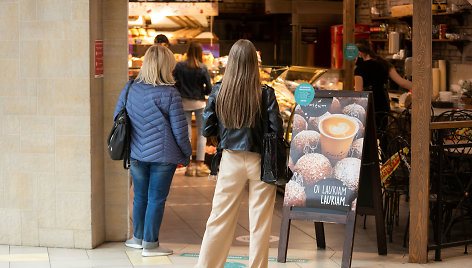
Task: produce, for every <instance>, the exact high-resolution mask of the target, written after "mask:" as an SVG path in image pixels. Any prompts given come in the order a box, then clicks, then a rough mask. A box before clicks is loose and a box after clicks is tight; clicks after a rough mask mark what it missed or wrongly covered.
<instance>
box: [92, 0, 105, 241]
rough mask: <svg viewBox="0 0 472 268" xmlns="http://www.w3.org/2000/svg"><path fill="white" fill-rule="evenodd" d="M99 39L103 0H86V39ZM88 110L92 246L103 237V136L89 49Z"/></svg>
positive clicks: (99, 89) (99, 92)
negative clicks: (88, 37) (89, 118)
mask: <svg viewBox="0 0 472 268" xmlns="http://www.w3.org/2000/svg"><path fill="white" fill-rule="evenodd" d="M95 40H103V1H102V0H94V1H90V43H89V50H90V51H94V49H95ZM89 65H90V112H91V115H92V116H91V122H90V123H91V124H90V134H91V168H92V170H91V190H92V199H91V203H92V247H95V246H98V245H100V244H101V243H103V242H104V241H105V179H104V172H103V170H104V163H103V160H104V157H105V154H104V150H103V148H104V147H105V142H104V139H103V129H104V125H103V78H95V54H94V53H90V62H89Z"/></svg>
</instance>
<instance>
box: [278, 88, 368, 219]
mask: <svg viewBox="0 0 472 268" xmlns="http://www.w3.org/2000/svg"><path fill="white" fill-rule="evenodd" d="M309 100H310V102H309V103H306V102H305V103H303V102H298V101H297V106H296V107H295V114H294V117H293V123H292V139H291V146H290V158H289V167H290V169H291V170H292V171H293V176H292V178H291V180H290V181H289V183H287V184H286V186H285V198H284V205H286V206H294V207H306V208H321V209H329V210H337V211H346V212H347V211H349V210H350V209H351V204H352V202H353V201H354V200H355V199H356V198H357V193H358V189H359V174H360V169H361V158H362V149H363V145H364V138H363V137H364V126H365V122H366V111H367V104H368V97H316V95H315V96H314V97H313V98H312V99H311V98H309Z"/></svg>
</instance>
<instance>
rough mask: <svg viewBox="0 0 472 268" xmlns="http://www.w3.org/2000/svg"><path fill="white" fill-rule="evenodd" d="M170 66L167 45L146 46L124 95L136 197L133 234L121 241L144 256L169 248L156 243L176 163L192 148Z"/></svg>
mask: <svg viewBox="0 0 472 268" xmlns="http://www.w3.org/2000/svg"><path fill="white" fill-rule="evenodd" d="M174 66H175V60H174V56H173V54H172V52H171V51H170V50H169V49H168V48H166V47H164V46H160V45H154V46H152V47H150V48H149V49H148V50H147V51H146V54H145V55H144V60H143V66H142V67H141V70H140V72H139V74H138V76H137V78H136V82H135V83H133V84H132V86H131V87H130V89H129V92H128V100H127V101H126V110H127V112H128V115H129V118H130V121H131V142H130V144H131V145H130V147H131V154H130V159H131V161H130V162H131V167H130V172H131V175H132V177H133V185H134V201H133V237H132V238H131V239H129V240H127V241H126V242H125V245H126V246H128V247H132V248H142V249H143V251H142V255H143V256H159V255H169V254H172V253H173V251H172V250H171V249H167V248H165V247H162V246H160V241H159V229H160V226H161V222H162V217H163V215H164V208H165V202H166V199H167V195H168V194H169V189H170V185H171V182H172V178H173V176H174V172H175V169H176V167H177V165H184V166H186V165H188V164H189V158H190V156H191V154H192V148H191V146H190V142H189V139H188V132H187V120H186V119H185V115H184V111H183V108H182V100H181V97H180V94H179V92H178V91H177V89H176V88H175V87H174V86H173V84H174V78H173V76H172V70H173V69H174ZM129 83H131V81H130V82H128V84H129ZM128 84H127V85H126V86H125V87H124V88H123V90H122V91H121V94H120V97H119V99H118V103H117V104H116V108H115V114H114V116H113V118H115V117H116V115H117V114H118V112H119V111H121V110H122V109H123V108H124V106H125V98H126V89H127V87H128Z"/></svg>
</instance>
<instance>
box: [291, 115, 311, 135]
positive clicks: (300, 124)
mask: <svg viewBox="0 0 472 268" xmlns="http://www.w3.org/2000/svg"><path fill="white" fill-rule="evenodd" d="M306 127H307V123H306V120H305V118H304V117H303V116H301V115H299V114H295V115H294V116H293V123H292V135H297V133H299V132H301V131H303V130H306Z"/></svg>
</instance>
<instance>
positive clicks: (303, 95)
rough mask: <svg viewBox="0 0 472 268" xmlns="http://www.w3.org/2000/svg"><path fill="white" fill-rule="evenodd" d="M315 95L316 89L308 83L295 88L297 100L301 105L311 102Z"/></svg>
mask: <svg viewBox="0 0 472 268" xmlns="http://www.w3.org/2000/svg"><path fill="white" fill-rule="evenodd" d="M314 97H315V89H314V88H313V86H312V85H310V84H308V83H303V84H300V85H299V86H298V87H297V88H296V89H295V101H296V102H297V103H298V104H300V105H301V106H306V105H308V104H310V103H311V101H312V100H313V98H314Z"/></svg>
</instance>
